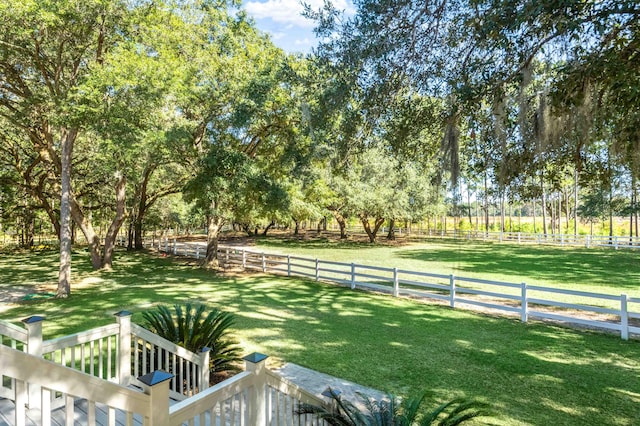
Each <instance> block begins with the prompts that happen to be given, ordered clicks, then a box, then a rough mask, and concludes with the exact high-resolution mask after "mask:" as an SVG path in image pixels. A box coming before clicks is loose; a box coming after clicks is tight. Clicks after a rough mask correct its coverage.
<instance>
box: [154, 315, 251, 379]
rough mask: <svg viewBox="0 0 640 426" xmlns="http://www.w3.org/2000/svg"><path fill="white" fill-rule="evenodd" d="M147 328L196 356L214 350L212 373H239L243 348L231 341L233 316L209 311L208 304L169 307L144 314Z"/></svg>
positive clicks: (212, 352)
mask: <svg viewBox="0 0 640 426" xmlns="http://www.w3.org/2000/svg"><path fill="white" fill-rule="evenodd" d="M142 317H143V319H144V322H143V324H142V326H143V327H145V328H146V329H148V330H150V331H152V332H153V333H155V334H157V335H159V336H161V337H164V338H165V339H167V340H169V341H171V342H173V343H176V344H177V345H180V346H182V347H184V348H186V349H189V350H190V351H192V352H199V351H200V350H202V348H204V347H207V348H209V349H210V357H211V371H212V372H220V371H228V370H235V369H237V366H236V364H237V363H239V362H240V361H241V357H240V348H239V347H238V346H237V342H236V341H235V340H234V339H233V338H232V337H231V332H230V328H231V326H232V325H233V323H234V316H233V314H232V313H231V312H223V311H220V310H218V309H215V308H209V307H208V306H207V305H204V304H200V303H197V304H191V303H186V304H185V305H184V306H181V305H178V304H176V305H173V310H171V309H170V308H169V307H168V306H166V305H159V306H156V307H155V309H153V310H149V311H145V312H143V313H142Z"/></svg>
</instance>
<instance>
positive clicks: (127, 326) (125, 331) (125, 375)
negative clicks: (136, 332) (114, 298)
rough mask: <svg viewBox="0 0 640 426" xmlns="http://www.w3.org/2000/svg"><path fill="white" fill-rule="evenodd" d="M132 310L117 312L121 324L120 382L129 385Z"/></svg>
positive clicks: (119, 347) (119, 348) (119, 343)
mask: <svg viewBox="0 0 640 426" xmlns="http://www.w3.org/2000/svg"><path fill="white" fill-rule="evenodd" d="M131 315H132V314H131V312H129V311H120V312H118V313H116V314H115V316H116V321H117V322H118V325H120V331H119V334H118V383H120V384H121V385H123V386H128V385H129V383H130V381H131Z"/></svg>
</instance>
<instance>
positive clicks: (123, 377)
mask: <svg viewBox="0 0 640 426" xmlns="http://www.w3.org/2000/svg"><path fill="white" fill-rule="evenodd" d="M42 320H43V318H41V317H30V318H28V319H27V320H25V321H24V323H25V327H26V328H25V329H20V327H17V326H15V325H13V324H10V323H7V322H5V321H0V336H2V342H3V344H0V359H2V363H1V365H0V377H1V379H2V383H1V386H0V389H2V394H1V395H0V398H5V399H8V400H11V401H13V402H14V406H15V409H14V410H13V417H14V420H15V422H14V423H13V424H15V425H22V424H25V423H27V422H29V421H31V422H35V423H36V424H42V425H50V424H74V419H75V421H77V420H78V418H80V419H81V420H80V422H81V423H83V424H88V425H94V424H100V425H102V424H104V425H106V424H115V422H116V419H117V421H118V423H119V424H127V425H129V424H134V423H135V424H144V425H154V426H155V425H158V426H169V425H171V426H173V425H183V424H188V425H193V424H199V425H212V426H213V425H229V426H235V425H267V424H274V425H281V424H300V425H311V424H323V423H322V422H318V421H317V420H316V419H314V418H312V417H309V416H307V417H305V416H298V415H297V414H295V409H296V408H297V406H298V404H299V403H301V402H305V403H312V404H316V405H319V404H324V403H325V402H324V401H323V400H321V399H319V398H317V397H315V396H314V395H312V394H310V393H308V392H306V391H304V390H303V389H301V388H299V387H298V386H296V385H294V384H292V383H290V382H289V381H287V380H286V379H284V378H282V377H280V376H279V375H278V374H276V373H273V372H271V371H269V370H267V369H266V367H265V359H266V356H264V355H260V354H252V355H250V356H248V357H245V361H246V365H245V368H246V371H244V372H242V373H240V374H238V375H236V376H234V377H232V378H231V379H229V380H226V381H224V382H221V383H219V384H217V385H215V386H212V387H209V375H208V372H209V369H208V366H209V355H208V352H203V353H202V354H200V355H197V354H193V353H191V352H189V351H186V350H185V349H183V348H181V347H179V346H176V345H174V344H173V343H171V342H167V341H166V340H164V339H162V338H160V337H159V336H156V335H154V334H153V333H150V332H149V331H147V330H145V329H143V328H142V327H139V326H137V325H136V324H131V323H130V314H129V313H127V312H124V313H119V314H118V324H113V325H108V326H104V327H99V328H96V329H93V330H89V331H86V332H82V333H77V334H74V335H71V336H65V337H61V338H57V339H53V340H48V341H42ZM126 336H129V339H127V337H126ZM38 341H39V343H38ZM109 342H111V343H109ZM31 351H33V352H34V353H35V354H31ZM27 352H28V353H27ZM38 353H39V355H38ZM45 358H46V359H45ZM121 361H122V362H121ZM163 370H164V371H163ZM172 372H175V373H172ZM138 374H141V375H140V376H138ZM114 381H115V382H116V383H114ZM118 382H120V383H118ZM131 384H133V385H135V386H136V387H137V388H141V389H142V390H143V391H139V390H136V389H135V388H131V387H127V386H128V385H131ZM171 400H174V401H176V400H177V401H178V402H177V403H175V404H173V405H172V404H171V403H170V401H171ZM27 407H28V408H27Z"/></svg>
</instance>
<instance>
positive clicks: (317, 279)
mask: <svg viewBox="0 0 640 426" xmlns="http://www.w3.org/2000/svg"><path fill="white" fill-rule="evenodd" d="M319 280H320V261H319V260H318V258H317V257H316V281H319Z"/></svg>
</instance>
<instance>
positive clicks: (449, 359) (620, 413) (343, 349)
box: [0, 247, 640, 425]
mask: <svg viewBox="0 0 640 426" xmlns="http://www.w3.org/2000/svg"><path fill="white" fill-rule="evenodd" d="M317 248H318V249H319V247H317ZM324 250H326V252H327V253H329V252H335V251H336V250H335V249H334V250H330V249H329V248H328V247H326V248H324ZM364 250H365V248H364V247H360V248H359V249H358V251H357V255H358V256H361V257H363V258H366V259H368V255H367V253H364ZM427 254H428V250H427V253H423V255H427ZM318 257H320V255H318ZM399 258H400V259H402V258H403V257H399ZM406 259H407V261H409V260H410V261H415V259H412V256H407V257H406ZM56 260H57V253H55V252H42V253H16V254H12V255H3V256H2V258H0V276H2V284H0V291H2V290H3V289H6V288H8V287H10V286H11V285H13V284H21V285H33V286H36V285H38V284H42V283H53V282H55V279H56V270H57V263H56ZM73 273H74V275H73V277H74V287H73V289H72V291H73V294H72V296H71V298H69V299H67V300H52V299H49V300H37V301H32V302H23V303H21V304H17V305H11V306H6V307H4V309H3V310H2V312H1V313H0V318H2V319H5V320H10V321H12V322H18V321H19V319H21V318H24V317H27V316H30V315H34V314H41V315H45V316H46V317H47V320H46V321H45V324H44V333H45V338H52V337H55V336H60V335H64V334H68V333H72V332H75V331H79V330H82V329H86V328H90V327H94V326H97V325H102V324H107V323H111V322H113V321H114V319H113V316H112V314H113V313H114V312H117V311H119V310H121V309H128V310H131V311H133V312H134V313H135V314H134V318H133V320H134V321H139V320H140V319H141V316H140V312H141V311H142V310H144V309H145V308H147V307H149V306H151V305H153V304H157V303H174V302H182V301H186V300H198V301H206V302H208V303H211V304H212V305H215V306H218V307H221V308H224V309H227V310H230V311H234V312H235V313H236V314H237V322H236V326H235V329H234V331H235V333H236V335H237V337H238V339H239V340H240V342H241V344H242V346H243V348H244V349H245V350H246V352H247V353H249V352H252V351H254V350H258V351H260V352H263V353H266V354H269V355H271V356H272V358H273V359H275V360H282V361H289V362H294V363H298V364H301V365H303V366H306V367H309V368H313V369H317V370H320V371H323V372H325V373H328V374H331V375H334V376H338V377H343V378H345V379H347V380H352V381H355V382H358V383H361V384H363V385H366V386H371V387H374V388H377V389H381V390H386V391H392V392H395V393H398V394H401V395H407V394H411V393H415V392H418V391H420V390H423V389H429V390H431V391H432V392H433V399H434V403H435V401H443V400H446V399H450V398H452V397H455V396H467V397H476V398H480V399H482V400H485V401H487V402H490V403H491V404H493V406H494V407H495V409H496V410H497V412H498V413H499V414H498V416H497V417H496V418H495V419H493V423H495V424H505V425H550V424H553V425H634V424H638V419H640V342H639V341H638V340H632V341H626V342H625V341H622V340H621V339H620V338H619V337H616V336H611V335H605V334H600V333H595V332H588V331H577V330H571V329H566V328H559V327H553V326H549V325H544V324H539V323H527V324H522V323H520V322H519V321H516V320H508V319H496V318H490V317H486V316H482V315H478V314H474V313H470V312H464V311H458V310H450V309H447V308H443V307H440V306H432V305H428V304H422V303H419V302H417V301H411V300H407V299H392V298H388V297H384V296H379V295H374V294H368V293H363V292H352V291H350V290H348V289H345V288H341V287H335V286H329V285H322V284H318V283H315V282H313V281H308V280H302V279H287V278H284V277H271V276H263V275H256V276H251V275H244V274H239V275H235V276H227V277H222V276H215V275H213V274H212V273H209V272H206V271H202V270H198V269H196V268H194V266H193V265H192V264H185V263H183V262H181V261H174V260H173V259H171V258H160V257H153V256H148V255H145V254H140V253H138V254H132V253H126V252H123V251H119V252H117V254H116V262H115V270H114V271H111V272H92V271H90V266H89V262H88V256H87V255H86V253H84V252H82V253H80V252H76V253H74V271H73ZM636 282H637V280H636Z"/></svg>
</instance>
